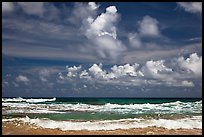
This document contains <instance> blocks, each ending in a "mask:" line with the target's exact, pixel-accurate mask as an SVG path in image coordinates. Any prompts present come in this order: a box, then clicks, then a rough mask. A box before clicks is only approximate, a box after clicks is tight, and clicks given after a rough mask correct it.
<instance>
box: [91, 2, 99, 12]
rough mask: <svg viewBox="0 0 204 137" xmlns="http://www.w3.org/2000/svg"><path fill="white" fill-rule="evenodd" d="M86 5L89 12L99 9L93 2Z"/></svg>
mask: <svg viewBox="0 0 204 137" xmlns="http://www.w3.org/2000/svg"><path fill="white" fill-rule="evenodd" d="M88 5H89V6H90V9H91V10H96V9H98V7H99V5H97V4H96V3H95V2H89V3H88Z"/></svg>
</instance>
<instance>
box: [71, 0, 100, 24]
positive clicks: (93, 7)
mask: <svg viewBox="0 0 204 137" xmlns="http://www.w3.org/2000/svg"><path fill="white" fill-rule="evenodd" d="M98 8H99V5H97V4H96V3H95V2H89V3H88V4H87V3H83V2H75V3H74V9H73V11H72V13H71V14H72V15H71V16H70V17H69V18H68V21H69V22H71V23H73V24H74V25H79V24H80V23H81V22H84V19H85V18H86V19H87V18H88V17H89V16H91V17H95V16H96V14H97V9H98Z"/></svg>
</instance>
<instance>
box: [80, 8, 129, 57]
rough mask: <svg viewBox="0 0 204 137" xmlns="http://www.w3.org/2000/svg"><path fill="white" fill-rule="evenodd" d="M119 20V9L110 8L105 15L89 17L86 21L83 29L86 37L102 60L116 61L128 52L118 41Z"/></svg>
mask: <svg viewBox="0 0 204 137" xmlns="http://www.w3.org/2000/svg"><path fill="white" fill-rule="evenodd" d="M117 20H118V14H117V8H116V7H115V6H109V7H107V8H106V12H105V13H102V14H101V15H99V16H97V17H96V18H94V17H93V16H89V17H88V18H87V19H86V20H85V21H84V24H83V26H82V28H83V31H84V30H85V36H86V37H87V38H88V39H89V40H90V41H91V42H92V44H93V45H94V46H95V48H94V50H96V52H97V55H99V57H101V58H111V59H116V58H117V57H118V56H119V55H120V54H121V53H122V52H123V51H125V50H126V48H125V46H123V44H122V42H121V41H120V40H118V39H117V32H116V31H117V28H116V22H117Z"/></svg>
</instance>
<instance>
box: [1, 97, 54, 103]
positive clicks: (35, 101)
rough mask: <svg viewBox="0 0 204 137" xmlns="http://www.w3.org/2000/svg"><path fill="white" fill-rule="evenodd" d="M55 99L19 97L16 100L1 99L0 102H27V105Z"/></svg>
mask: <svg viewBox="0 0 204 137" xmlns="http://www.w3.org/2000/svg"><path fill="white" fill-rule="evenodd" d="M55 100H56V98H52V99H42V98H40V99H32V98H31V99H24V98H21V97H18V98H2V102H28V103H38V102H47V101H55Z"/></svg>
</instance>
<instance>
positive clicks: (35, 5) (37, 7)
mask: <svg viewBox="0 0 204 137" xmlns="http://www.w3.org/2000/svg"><path fill="white" fill-rule="evenodd" d="M18 5H19V6H20V7H21V8H22V9H23V11H24V12H25V13H27V14H30V15H37V16H43V13H44V12H45V8H44V3H43V2H18Z"/></svg>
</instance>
